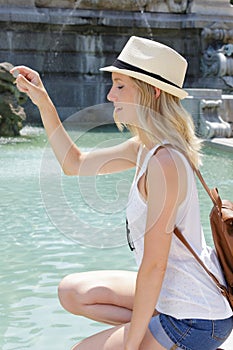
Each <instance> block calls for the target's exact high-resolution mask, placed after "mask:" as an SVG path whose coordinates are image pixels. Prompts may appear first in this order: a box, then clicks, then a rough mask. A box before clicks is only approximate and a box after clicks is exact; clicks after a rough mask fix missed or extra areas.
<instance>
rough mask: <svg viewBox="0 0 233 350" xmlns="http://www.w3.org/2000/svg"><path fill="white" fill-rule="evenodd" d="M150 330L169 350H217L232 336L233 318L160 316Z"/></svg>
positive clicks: (152, 320) (154, 318) (152, 321)
mask: <svg viewBox="0 0 233 350" xmlns="http://www.w3.org/2000/svg"><path fill="white" fill-rule="evenodd" d="M149 329H150V331H151V333H152V334H153V336H154V337H155V339H156V340H157V341H158V342H159V343H160V344H161V345H162V346H163V347H164V348H165V349H167V350H175V349H176V350H181V349H183V350H216V349H217V348H218V347H219V346H220V345H221V344H223V343H224V342H225V340H226V339H227V338H228V336H229V335H230V333H231V331H232V329H233V317H230V318H228V319H225V320H202V319H182V320H178V319H176V318H174V317H171V316H168V315H164V314H159V315H157V316H154V317H152V318H151V321H150V323H149Z"/></svg>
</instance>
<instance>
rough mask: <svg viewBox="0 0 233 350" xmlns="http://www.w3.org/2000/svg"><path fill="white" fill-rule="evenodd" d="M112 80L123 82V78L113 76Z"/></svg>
mask: <svg viewBox="0 0 233 350" xmlns="http://www.w3.org/2000/svg"><path fill="white" fill-rule="evenodd" d="M113 81H116V82H117V81H121V82H122V83H123V80H122V79H121V78H114V79H113Z"/></svg>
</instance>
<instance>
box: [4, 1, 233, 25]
mask: <svg viewBox="0 0 233 350" xmlns="http://www.w3.org/2000/svg"><path fill="white" fill-rule="evenodd" d="M184 18H185V21H184ZM92 21H95V24H96V25H99V26H101V25H102V26H109V27H114V26H121V27H122V26H125V27H130V26H137V27H139V28H140V27H142V28H145V23H147V26H148V27H150V28H151V29H153V28H169V29H174V28H177V29H186V28H192V29H193V28H203V27H205V26H209V25H210V24H212V23H220V24H221V25H222V23H223V21H224V23H225V24H226V23H228V24H229V25H230V26H231V27H233V23H232V16H231V14H228V15H221V14H220V15H218V16H217V17H216V15H211V14H195V13H191V14H186V15H184V14H174V13H159V15H158V14H157V13H151V12H143V13H140V12H130V11H111V10H109V11H108V10H86V9H75V10H70V9H57V8H36V7H34V8H31V7H28V8H26V7H25V8H22V7H21V8H20V7H9V6H2V7H0V22H15V23H41V24H44V23H46V24H54V25H62V26H63V27H62V28H63V30H64V31H65V29H66V26H67V27H69V26H74V25H89V24H90V23H91V22H92Z"/></svg>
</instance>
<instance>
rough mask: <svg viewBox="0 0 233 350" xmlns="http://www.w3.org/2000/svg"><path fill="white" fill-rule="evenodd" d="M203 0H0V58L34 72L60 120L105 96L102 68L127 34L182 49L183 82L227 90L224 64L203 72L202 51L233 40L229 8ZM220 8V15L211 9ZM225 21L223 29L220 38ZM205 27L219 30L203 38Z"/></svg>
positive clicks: (33, 114) (33, 116)
mask: <svg viewBox="0 0 233 350" xmlns="http://www.w3.org/2000/svg"><path fill="white" fill-rule="evenodd" d="M103 3H104V4H105V5H103ZM201 3H203V2H201V1H198V0H192V1H188V0H180V1H177V0H176V1H174V0H166V1H162V0H158V1H153V0H138V1H135V0H125V1H124V2H119V1H116V0H111V1H103V0H96V1H90V0H80V1H74V0H58V1H54V0H40V1H39V0H27V1H26V0H7V1H6V0H0V62H6V61H7V62H10V63H12V64H13V65H18V64H24V65H28V66H30V67H32V68H34V69H36V70H37V71H39V72H40V74H41V75H42V78H43V80H44V82H45V85H46V87H47V89H48V91H49V93H50V95H51V97H52V99H53V100H54V102H55V104H56V106H57V107H58V110H59V112H60V115H61V117H62V119H65V118H67V117H68V116H69V115H70V114H72V113H74V112H76V111H77V110H79V109H82V108H85V107H87V106H90V105H95V104H100V103H104V102H105V101H106V98H105V96H106V93H107V91H108V89H109V86H110V76H109V74H107V73H104V74H103V73H100V72H99V67H102V66H104V65H107V64H110V63H111V62H112V61H113V60H114V59H115V57H116V56H117V55H118V53H119V52H120V51H121V49H122V47H123V45H124V44H125V42H126V41H127V40H128V38H129V37H130V36H131V35H139V36H145V37H148V38H151V39H154V40H158V41H161V42H162V43H165V44H167V45H169V46H171V47H173V48H174V49H176V50H177V51H179V52H180V53H181V54H182V55H184V56H185V57H186V58H187V60H188V63H189V68H188V73H187V78H186V81H185V87H188V88H199V87H204V88H213V87H215V88H218V89H222V90H223V91H224V93H232V87H231V86H229V84H228V80H229V79H228V78H227V79H225V80H224V79H223V78H225V76H221V74H220V73H222V69H221V65H220V66H219V67H220V68H219V70H218V71H217V72H216V71H214V73H213V70H212V72H211V73H210V75H208V72H207V69H206V67H205V64H206V63H205V61H204V60H203V57H204V54H205V53H206V52H207V50H208V48H209V46H213V45H212V43H213V42H214V43H215V47H214V49H215V50H216V52H217V50H220V49H221V47H222V46H221V45H222V44H229V43H231V42H233V37H232V30H233V21H232V16H233V12H232V11H233V8H232V7H231V6H230V3H229V2H228V1H225V0H215V1H205V3H204V5H203V4H202V5H201ZM207 3H208V4H209V5H208V6H207ZM119 4H120V6H119ZM123 4H124V6H123ZM55 6H60V8H57V7H55ZM211 7H212V10H213V9H214V10H215V13H214V14H210V8H211ZM103 8H104V10H103ZM218 8H221V11H220V12H221V13H220V15H216V12H217V9H218ZM226 12H227V15H226ZM223 22H224V23H223ZM223 27H224V30H225V31H226V32H227V33H228V34H227V36H226V37H227V39H226V40H225V39H224V40H225V42H224V40H223V39H222V38H221V30H222V28H223ZM208 30H210V31H211V32H212V33H215V32H216V30H219V31H220V32H219V33H220V34H219V37H218V39H217V40H216V39H215V37H214V35H215V34H213V35H212V37H211V38H209V39H208V40H206V37H204V35H203V33H204V32H206V31H208ZM217 53H218V52H217ZM229 58H230V59H231V57H229ZM228 62H229V60H228ZM211 69H212V68H211ZM224 74H225V73H224ZM226 74H228V73H226ZM229 74H231V72H229ZM26 112H27V115H28V116H29V117H28V120H29V121H30V120H33V121H34V120H39V118H38V112H37V109H36V108H35V107H34V106H32V104H31V103H28V104H27V105H26Z"/></svg>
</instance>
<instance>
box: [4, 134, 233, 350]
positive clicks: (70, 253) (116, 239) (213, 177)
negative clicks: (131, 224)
mask: <svg viewBox="0 0 233 350" xmlns="http://www.w3.org/2000/svg"><path fill="white" fill-rule="evenodd" d="M71 135H72V137H73V138H74V139H75V140H77V139H78V142H79V144H80V146H81V148H82V149H85V150H86V149H89V148H91V147H95V146H96V145H97V146H99V147H102V146H103V145H111V144H114V143H117V142H120V141H122V140H123V139H125V138H127V136H128V135H127V134H123V135H121V134H119V133H118V132H116V130H115V129H109V128H108V129H105V131H103V130H102V131H101V130H98V131H96V132H89V133H84V134H82V133H81V132H80V133H76V132H74V131H73V132H71ZM46 145H47V139H46V136H45V134H44V131H43V130H42V129H37V128H32V129H31V128H27V129H25V132H24V136H22V137H21V138H16V139H0V183H1V185H0V198H1V202H0V203H1V210H0V222H1V225H0V234H1V245H0V256H1V268H0V271H1V275H0V280H1V288H0V315H1V322H0V348H1V349H2V350H13V349H17V350H20V349H22V350H26V349H31V350H32V349H33V350H41V349H55V348H56V350H64V349H69V348H70V347H71V346H72V345H73V344H74V343H75V342H76V341H77V340H78V339H80V338H83V337H85V336H87V335H89V334H92V333H94V332H97V331H99V330H101V329H104V328H106V326H104V325H100V324H98V323H96V322H93V321H90V320H86V319H84V318H82V317H76V316H73V315H70V314H68V313H67V312H66V311H64V310H63V309H62V308H61V306H60V305H59V302H58V299H57V285H58V283H59V281H60V280H61V279H62V277H63V276H65V275H67V274H69V273H73V272H78V271H85V270H96V269H135V263H134V259H133V256H132V255H131V253H130V251H129V250H128V247H127V246H126V245H125V228H124V218H125V204H126V201H127V195H128V190H129V186H130V182H131V180H132V176H133V171H127V172H124V173H122V174H117V175H111V176H101V177H98V178H97V179H93V178H83V179H81V180H80V179H78V178H75V177H74V178H73V177H66V176H64V175H62V173H61V171H60V169H59V167H58V166H57V162H56V161H55V160H54V156H53V154H52V152H50V150H49V149H48V148H47V146H46ZM232 171H233V153H231V152H223V151H219V150H217V149H215V148H208V147H206V148H205V156H204V166H203V170H202V172H203V175H204V177H205V178H206V180H207V182H208V184H209V185H210V186H215V185H216V184H218V187H219V189H220V193H221V195H222V196H223V197H228V198H233V176H232ZM198 186H199V189H200V200H201V215H202V220H203V226H204V229H205V232H206V236H207V240H208V242H209V243H210V244H211V240H210V234H209V232H210V231H209V225H208V212H209V210H210V208H211V203H210V200H209V198H208V197H207V195H206V194H205V193H204V191H203V190H202V189H201V186H200V185H198Z"/></svg>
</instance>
